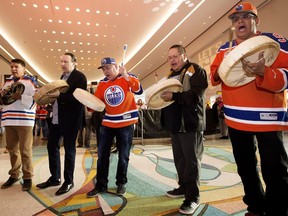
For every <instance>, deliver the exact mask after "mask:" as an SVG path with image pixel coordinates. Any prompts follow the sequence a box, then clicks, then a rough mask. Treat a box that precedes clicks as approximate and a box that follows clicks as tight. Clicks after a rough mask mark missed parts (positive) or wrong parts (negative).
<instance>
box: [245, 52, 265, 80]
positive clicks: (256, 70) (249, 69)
mask: <svg viewBox="0 0 288 216" xmlns="http://www.w3.org/2000/svg"><path fill="white" fill-rule="evenodd" d="M242 68H243V70H244V71H245V72H246V75H247V76H253V75H258V76H264V69H265V58H264V51H262V52H260V53H259V56H258V60H257V61H256V62H255V63H251V62H249V61H247V60H245V59H242Z"/></svg>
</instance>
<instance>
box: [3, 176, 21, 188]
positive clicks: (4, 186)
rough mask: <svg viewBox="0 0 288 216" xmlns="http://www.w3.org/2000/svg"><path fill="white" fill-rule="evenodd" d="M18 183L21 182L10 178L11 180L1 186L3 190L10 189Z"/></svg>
mask: <svg viewBox="0 0 288 216" xmlns="http://www.w3.org/2000/svg"><path fill="white" fill-rule="evenodd" d="M17 181H19V178H12V177H9V179H8V180H7V181H6V182H5V183H4V184H2V185H1V189H6V188H8V187H11V186H12V185H13V184H14V183H15V182H17Z"/></svg>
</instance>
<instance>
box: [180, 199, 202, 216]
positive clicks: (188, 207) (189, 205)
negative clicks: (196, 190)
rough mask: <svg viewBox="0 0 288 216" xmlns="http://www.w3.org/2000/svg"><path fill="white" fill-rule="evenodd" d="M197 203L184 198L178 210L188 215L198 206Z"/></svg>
mask: <svg viewBox="0 0 288 216" xmlns="http://www.w3.org/2000/svg"><path fill="white" fill-rule="evenodd" d="M198 206H199V204H198V203H196V202H189V201H187V200H184V202H183V204H182V205H181V207H180V209H179V212H180V213H182V214H186V215H190V214H193V212H194V211H195V210H196V209H197V208H198Z"/></svg>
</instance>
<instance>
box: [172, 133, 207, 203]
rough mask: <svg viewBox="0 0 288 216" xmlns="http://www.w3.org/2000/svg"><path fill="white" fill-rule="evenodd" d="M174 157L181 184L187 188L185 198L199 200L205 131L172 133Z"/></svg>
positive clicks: (193, 200) (192, 200)
mask: <svg viewBox="0 0 288 216" xmlns="http://www.w3.org/2000/svg"><path fill="white" fill-rule="evenodd" d="M171 141H172V150H173V157H174V162H175V167H176V170H177V174H178V178H179V185H180V186H181V187H183V188H184V190H185V199H186V200H187V201H191V202H196V203H198V202H199V197H200V190H199V186H200V169H201V159H202V155H203V133H202V132H189V133H176V134H171Z"/></svg>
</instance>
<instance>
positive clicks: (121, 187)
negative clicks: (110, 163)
mask: <svg viewBox="0 0 288 216" xmlns="http://www.w3.org/2000/svg"><path fill="white" fill-rule="evenodd" d="M116 193H117V195H119V196H123V195H125V194H126V187H125V184H120V185H118V187H117V191H116Z"/></svg>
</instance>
